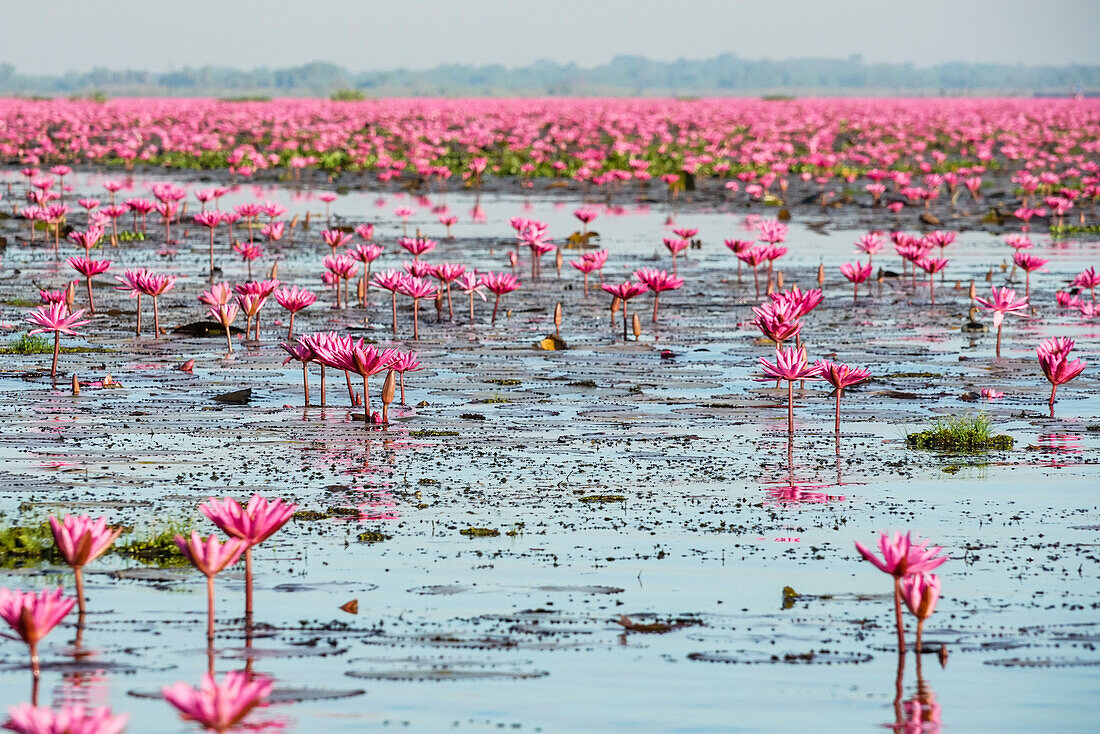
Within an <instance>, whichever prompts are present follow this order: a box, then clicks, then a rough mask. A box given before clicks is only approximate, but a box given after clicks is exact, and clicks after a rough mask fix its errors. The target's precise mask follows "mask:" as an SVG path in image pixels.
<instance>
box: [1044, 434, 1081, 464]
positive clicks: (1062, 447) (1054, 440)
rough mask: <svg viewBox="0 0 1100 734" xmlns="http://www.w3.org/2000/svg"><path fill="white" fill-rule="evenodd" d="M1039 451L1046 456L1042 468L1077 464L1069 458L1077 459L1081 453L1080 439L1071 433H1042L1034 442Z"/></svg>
mask: <svg viewBox="0 0 1100 734" xmlns="http://www.w3.org/2000/svg"><path fill="white" fill-rule="evenodd" d="M1035 443H1036V445H1037V446H1038V448H1039V450H1040V451H1042V452H1043V453H1044V454H1045V455H1047V456H1048V458H1047V460H1046V461H1044V462H1043V466H1050V467H1061V466H1072V465H1074V464H1077V463H1079V462H1078V461H1071V460H1070V458H1071V457H1073V458H1074V459H1076V458H1078V456H1079V455H1080V454H1082V453H1083V445H1082V443H1081V437H1080V436H1076V435H1074V434H1072V433H1043V434H1041V435H1040V436H1039V437H1038V438H1037V439H1036V440H1035Z"/></svg>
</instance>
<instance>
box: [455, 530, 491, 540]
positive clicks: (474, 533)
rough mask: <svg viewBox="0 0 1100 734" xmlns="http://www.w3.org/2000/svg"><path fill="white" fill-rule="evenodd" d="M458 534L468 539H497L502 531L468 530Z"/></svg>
mask: <svg viewBox="0 0 1100 734" xmlns="http://www.w3.org/2000/svg"><path fill="white" fill-rule="evenodd" d="M458 532H459V534H461V535H465V536H466V537H467V538H495V537H497V536H498V535H500V531H499V530H497V529H496V528H466V529H465V530H459V531H458Z"/></svg>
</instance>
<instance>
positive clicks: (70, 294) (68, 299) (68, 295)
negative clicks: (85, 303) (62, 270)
mask: <svg viewBox="0 0 1100 734" xmlns="http://www.w3.org/2000/svg"><path fill="white" fill-rule="evenodd" d="M75 300H76V281H75V280H71V281H69V287H68V288H66V289H65V305H66V306H68V307H69V310H70V311H72V310H73V303H74V301H75Z"/></svg>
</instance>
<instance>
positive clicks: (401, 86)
mask: <svg viewBox="0 0 1100 734" xmlns="http://www.w3.org/2000/svg"><path fill="white" fill-rule="evenodd" d="M1078 89H1079V90H1083V91H1084V92H1086V93H1090V92H1095V91H1096V90H1098V89H1100V66H1085V65H1073V66H1025V65H1023V64H1017V65H1009V64H975V63H948V64H938V65H936V66H931V67H917V66H913V65H912V64H867V63H864V61H863V60H862V59H861V58H860V57H858V56H853V57H851V58H848V59H788V60H781V61H766V60H765V61H750V60H747V59H739V58H737V57H736V56H734V55H732V54H724V55H722V56H718V57H716V58H713V59H706V60H698V61H689V60H683V59H681V60H679V61H671V62H665V61H652V60H649V59H645V58H642V57H639V56H617V57H615V58H614V59H612V60H611V62H610V63H607V64H604V65H602V66H597V67H594V68H581V67H578V66H577V65H575V64H557V63H553V62H549V61H539V62H536V63H534V64H531V65H529V66H523V67H519V68H514V69H509V68H507V67H504V66H500V65H489V66H467V65H458V64H452V65H445V66H438V67H436V68H434V69H429V70H425V71H412V70H408V69H396V70H393V71H374V72H362V73H354V72H350V71H348V70H347V69H344V68H342V67H339V66H337V65H335V64H328V63H320V62H316V63H311V64H305V65H304V66H296V67H290V68H285V69H269V68H259V69H252V70H251V71H242V70H240V69H227V68H222V67H211V66H204V67H201V68H191V67H186V68H183V69H180V70H178V71H170V72H165V73H156V72H150V71H111V70H108V69H93V70H92V71H90V72H86V73H78V72H69V73H66V74H63V75H60V76H49V75H35V74H26V73H20V72H19V71H18V70H17V69H16V68H15V67H14V66H13V65H11V64H0V94H8V95H10V94H21V95H77V94H94V93H101V94H106V95H116V96H120V95H178V96H199V95H204V96H219V95H234V96H239V95H245V94H248V95H259V94H269V95H278V96H298V95H314V96H317V95H329V94H332V93H334V92H337V91H344V93H345V96H349V95H348V92H351V95H350V96H354V93H355V92H356V91H358V92H360V93H362V94H363V95H365V96H382V95H396V94H404V95H508V94H520V95H522V94H528V95H563V96H568V95H592V94H612V95H646V94H703V93H706V94H727V95H733V94H738V93H746V92H753V93H758V92H769V91H770V92H775V91H779V92H791V93H811V92H815V91H816V92H819V93H825V94H828V93H830V92H832V93H848V92H858V91H859V90H867V91H868V92H869V93H906V92H908V93H947V94H962V93H974V92H1001V93H1016V94H1031V93H1051V92H1057V93H1069V92H1070V91H1071V90H1078Z"/></svg>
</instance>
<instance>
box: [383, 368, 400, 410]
mask: <svg viewBox="0 0 1100 734" xmlns="http://www.w3.org/2000/svg"><path fill="white" fill-rule="evenodd" d="M395 374H396V373H395V372H394V371H393V370H390V371H389V372H387V373H386V381H385V382H383V383H382V404H383V405H389V404H390V403H392V402H393V394H394V390H396V389H397V379H396V378H395V377H394V375H395Z"/></svg>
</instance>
